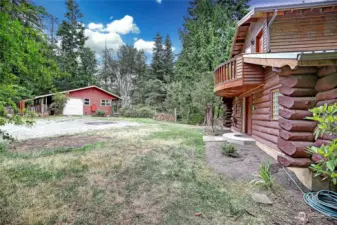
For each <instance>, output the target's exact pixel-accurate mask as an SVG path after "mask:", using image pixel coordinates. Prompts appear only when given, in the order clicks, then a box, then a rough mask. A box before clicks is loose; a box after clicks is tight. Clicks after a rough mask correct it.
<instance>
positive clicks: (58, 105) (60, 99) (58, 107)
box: [50, 93, 68, 115]
mask: <svg viewBox="0 0 337 225" xmlns="http://www.w3.org/2000/svg"><path fill="white" fill-rule="evenodd" d="M67 101H68V96H67V95H65V94H62V93H56V94H55V95H54V97H53V103H52V104H51V105H50V108H51V109H52V110H53V111H54V114H55V115H59V114H62V112H63V109H64V107H65V105H66V104H67Z"/></svg>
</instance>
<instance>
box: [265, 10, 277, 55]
mask: <svg viewBox="0 0 337 225" xmlns="http://www.w3.org/2000/svg"><path fill="white" fill-rule="evenodd" d="M276 16H277V9H275V10H274V15H273V17H272V18H271V19H270V21H269V23H268V25H267V29H268V48H267V52H270V26H271V25H272V24H273V22H274V20H275V19H276Z"/></svg>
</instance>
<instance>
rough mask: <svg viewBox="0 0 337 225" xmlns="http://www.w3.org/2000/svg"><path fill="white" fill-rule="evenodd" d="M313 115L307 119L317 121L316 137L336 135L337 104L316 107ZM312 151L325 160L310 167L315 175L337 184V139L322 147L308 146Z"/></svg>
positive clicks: (312, 110)
mask: <svg viewBox="0 0 337 225" xmlns="http://www.w3.org/2000/svg"><path fill="white" fill-rule="evenodd" d="M309 111H310V112H312V114H313V116H312V117H307V119H310V120H313V121H317V122H318V124H317V128H316V130H315V138H316V139H317V138H318V137H319V136H322V135H324V134H326V135H336V134H337V126H336V124H337V104H334V105H331V106H328V105H327V104H325V105H324V106H320V107H316V108H313V109H311V110H309ZM308 150H309V151H310V152H311V153H316V154H318V155H320V156H322V158H323V160H321V161H319V162H318V163H317V164H312V165H311V166H310V168H311V169H312V170H313V171H315V172H316V174H315V176H321V177H323V180H325V179H330V180H331V181H332V182H333V184H334V185H336V184H337V171H336V169H337V168H336V167H337V139H335V140H333V141H332V142H331V143H330V144H328V145H322V146H320V147H315V146H311V147H308Z"/></svg>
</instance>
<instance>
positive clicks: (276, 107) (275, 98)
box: [271, 89, 282, 120]
mask: <svg viewBox="0 0 337 225" xmlns="http://www.w3.org/2000/svg"><path fill="white" fill-rule="evenodd" d="M271 94H272V120H278V118H279V112H280V109H281V108H282V107H281V106H280V104H279V102H278V97H279V96H282V94H281V93H280V89H275V90H273V91H272V92H271Z"/></svg>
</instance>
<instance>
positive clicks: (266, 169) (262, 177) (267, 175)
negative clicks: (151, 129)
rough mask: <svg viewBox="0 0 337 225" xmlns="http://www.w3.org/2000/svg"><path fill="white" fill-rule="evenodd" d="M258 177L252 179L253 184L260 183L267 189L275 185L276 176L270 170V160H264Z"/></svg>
mask: <svg viewBox="0 0 337 225" xmlns="http://www.w3.org/2000/svg"><path fill="white" fill-rule="evenodd" d="M257 177H258V178H257V179H254V180H252V181H251V183H252V184H253V185H260V186H262V187H265V188H267V189H271V188H272V187H273V186H274V177H273V175H272V174H271V171H270V162H267V163H265V162H263V163H262V164H261V166H260V169H259V174H258V175H257Z"/></svg>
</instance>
